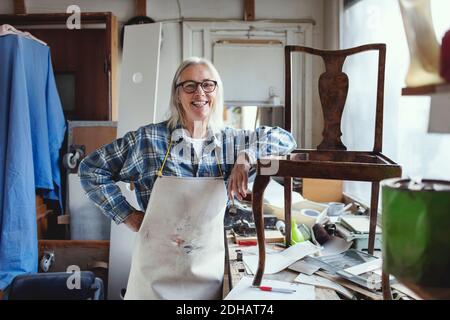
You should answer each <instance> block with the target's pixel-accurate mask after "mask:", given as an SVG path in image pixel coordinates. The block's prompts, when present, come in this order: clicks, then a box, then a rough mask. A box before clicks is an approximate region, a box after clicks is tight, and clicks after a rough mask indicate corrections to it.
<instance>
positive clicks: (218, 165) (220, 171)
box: [157, 139, 223, 177]
mask: <svg viewBox="0 0 450 320" xmlns="http://www.w3.org/2000/svg"><path fill="white" fill-rule="evenodd" d="M170 149H172V139H170V140H169V147H168V148H167V151H166V155H165V156H164V160H163V163H162V165H161V167H160V168H159V170H158V173H157V175H158V177H162V175H163V174H162V173H163V170H164V166H165V165H166V160H167V157H168V156H169V153H170ZM214 155H215V156H216V163H217V169H219V174H220V176H221V177H223V172H222V168H221V166H220V163H219V158H218V157H217V148H216V149H215V150H214Z"/></svg>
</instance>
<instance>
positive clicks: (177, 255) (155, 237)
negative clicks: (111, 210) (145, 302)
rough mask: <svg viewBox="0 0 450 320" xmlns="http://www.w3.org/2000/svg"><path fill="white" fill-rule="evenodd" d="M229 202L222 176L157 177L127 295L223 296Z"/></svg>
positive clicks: (134, 256)
mask: <svg viewBox="0 0 450 320" xmlns="http://www.w3.org/2000/svg"><path fill="white" fill-rule="evenodd" d="M169 149H170V148H169ZM160 172H162V169H161V170H160ZM226 203H227V193H226V188H225V183H224V181H223V178H222V177H203V178H191V177H173V176H167V177H166V176H160V177H158V178H157V179H156V181H155V184H154V186H153V190H152V194H151V196H150V201H149V204H148V207H147V210H146V213H145V216H144V220H143V222H142V225H141V227H140V229H139V232H138V234H137V237H136V243H135V247H134V251H133V257H132V261H131V270H130V276H129V278H128V285H127V291H126V295H125V299H126V300H130V299H131V300H136V299H170V300H175V299H202V300H206V299H221V297H222V282H223V275H224V263H225V261H224V259H225V248H224V229H223V219H224V213H225V207H226Z"/></svg>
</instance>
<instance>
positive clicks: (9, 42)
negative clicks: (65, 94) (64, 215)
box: [0, 35, 66, 289]
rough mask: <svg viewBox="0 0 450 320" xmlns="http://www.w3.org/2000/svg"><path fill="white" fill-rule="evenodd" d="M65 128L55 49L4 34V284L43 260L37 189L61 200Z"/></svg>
mask: <svg viewBox="0 0 450 320" xmlns="http://www.w3.org/2000/svg"><path fill="white" fill-rule="evenodd" d="M65 130H66V125H65V120H64V114H63V111H62V107H61V103H60V100H59V96H58V92H57V90H56V85H55V79H54V75H53V69H52V65H51V59H50V50H49V48H48V47H47V46H45V45H42V44H40V43H38V42H37V41H34V40H31V39H28V38H25V37H22V36H18V35H6V36H1V37H0V289H4V288H5V287H6V286H8V285H9V283H10V282H11V281H12V279H13V278H14V277H15V276H16V275H18V274H21V273H27V272H36V271H37V265H38V248H37V225H36V200H35V199H36V198H35V194H36V189H41V192H42V193H43V195H44V197H45V198H49V199H54V200H60V199H61V197H60V192H61V190H60V180H61V179H60V171H59V166H58V160H59V149H60V147H61V144H62V142H63V139H64V133H65Z"/></svg>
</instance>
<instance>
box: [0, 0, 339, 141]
mask: <svg viewBox="0 0 450 320" xmlns="http://www.w3.org/2000/svg"><path fill="white" fill-rule="evenodd" d="M324 1H325V2H328V4H327V6H329V5H330V1H335V0H277V1H273V0H255V18H256V19H313V20H315V22H316V25H315V27H314V46H315V47H318V48H322V47H323V46H324V45H323V42H324V40H323V39H324V37H323V33H324V27H323V23H324V11H325V8H324ZM12 3H13V1H12V0H4V1H1V2H0V13H13V11H14V7H13V5H12ZM73 4H75V5H78V6H80V9H81V11H82V12H95V11H111V12H112V13H113V14H114V15H116V16H117V18H118V20H119V25H120V26H122V24H123V23H125V22H126V21H127V20H128V19H130V18H131V17H133V16H134V15H135V8H134V1H133V0H96V1H91V0H58V1H55V0H27V1H26V5H27V12H28V13H50V12H65V11H66V8H67V7H68V6H69V5H73ZM179 4H180V6H178V3H177V1H176V0H147V15H148V16H150V17H151V18H153V19H154V20H156V21H163V20H164V21H165V22H164V24H163V31H162V32H163V44H162V47H161V57H162V59H161V64H160V72H159V81H158V88H159V89H158V97H157V99H158V102H157V104H158V107H157V113H156V114H157V115H156V120H157V121H161V120H163V119H164V118H165V115H166V113H167V111H168V102H169V94H170V91H169V89H170V83H171V80H172V76H173V74H174V72H175V70H176V68H177V66H178V64H179V63H180V62H181V59H182V54H181V52H182V47H181V34H182V32H181V24H180V23H179V22H178V21H176V19H179V18H181V17H183V18H201V19H236V20H242V18H243V15H244V10H243V6H244V5H243V0H179ZM328 15H329V14H328ZM166 20H175V21H166ZM315 67H316V69H317V70H320V68H321V67H320V64H317V65H316V66H315ZM119 72H120V67H119ZM118 79H120V75H118ZM317 79H318V73H317V72H316V73H315V75H314V79H313V81H314V82H315V83H316V81H317ZM119 93H120V91H119ZM315 103H316V106H318V100H316V101H315ZM317 109H318V110H319V113H317V114H316V116H315V117H314V124H313V127H314V128H315V131H316V132H318V133H320V131H321V126H322V124H321V123H322V121H321V118H322V115H321V111H320V108H317ZM314 135H316V136H317V135H318V134H314ZM314 135H313V136H314ZM319 136H320V135H319ZM318 139H319V138H318V137H316V138H313V141H315V143H317V142H318Z"/></svg>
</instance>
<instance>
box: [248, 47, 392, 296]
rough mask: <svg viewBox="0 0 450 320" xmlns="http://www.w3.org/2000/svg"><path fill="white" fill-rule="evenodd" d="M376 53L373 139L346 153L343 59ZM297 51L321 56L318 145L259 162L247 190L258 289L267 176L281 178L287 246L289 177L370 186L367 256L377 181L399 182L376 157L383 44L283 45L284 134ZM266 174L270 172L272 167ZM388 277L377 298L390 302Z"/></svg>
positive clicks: (379, 143) (372, 234)
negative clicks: (365, 146) (369, 148)
mask: <svg viewBox="0 0 450 320" xmlns="http://www.w3.org/2000/svg"><path fill="white" fill-rule="evenodd" d="M369 50H377V51H378V80H377V97H376V117H375V139H374V147H373V150H372V151H347V148H346V147H345V146H344V144H343V143H342V141H341V138H340V137H341V135H342V132H341V117H342V113H343V110H344V105H345V101H346V98H347V93H348V77H347V75H346V74H345V73H343V72H342V67H343V64H344V62H345V59H346V58H347V56H349V55H353V54H356V53H359V52H364V51H369ZM293 52H303V53H307V54H312V55H316V56H320V57H322V59H323V61H324V63H325V68H326V70H325V72H324V73H323V74H322V75H321V76H320V78H319V84H318V85H319V95H320V100H321V103H322V110H323V115H324V130H323V133H322V135H323V140H322V142H321V143H320V144H319V146H318V147H317V150H310V149H297V150H294V151H292V153H290V154H289V155H287V156H285V157H281V158H278V159H274V158H267V159H260V160H259V161H258V165H257V176H256V178H255V182H254V185H253V192H252V205H253V215H254V218H255V224H256V230H257V237H258V248H259V265H258V270H257V272H256V275H255V278H254V280H253V285H255V286H259V285H260V284H261V280H262V277H263V274H264V264H265V239H264V219H263V211H262V205H263V194H264V190H265V188H266V186H267V184H268V183H269V181H270V177H271V176H278V177H284V193H285V203H284V205H285V224H286V243H287V244H288V245H289V244H290V242H291V203H292V198H291V192H292V178H293V177H298V178H317V179H338V180H350V181H368V182H371V183H372V190H371V203H370V208H371V209H370V232H369V243H368V252H369V253H370V254H372V253H373V250H374V244H375V228H376V224H377V209H378V194H379V182H380V181H381V180H383V179H387V178H393V177H400V176H401V167H400V166H399V165H397V164H396V163H395V162H393V161H392V160H390V159H389V158H387V157H386V156H385V155H383V154H382V140H383V139H382V134H383V97H384V68H385V57H386V45H385V44H368V45H363V46H359V47H355V48H350V49H346V50H334V51H325V50H317V49H313V48H309V47H302V46H290V45H289V46H285V70H286V71H285V72H286V74H285V95H286V98H285V129H286V130H288V131H290V129H291V54H292V53H293ZM277 166H278V170H277V171H276V172H272V171H274V170H272V169H271V168H276V167H277ZM388 279H389V278H388V276H387V275H385V274H383V276H382V281H383V295H384V296H385V298H389V297H390V287H389V281H388Z"/></svg>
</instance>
